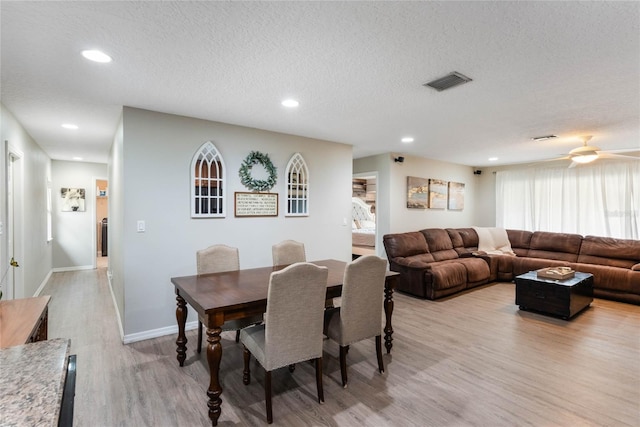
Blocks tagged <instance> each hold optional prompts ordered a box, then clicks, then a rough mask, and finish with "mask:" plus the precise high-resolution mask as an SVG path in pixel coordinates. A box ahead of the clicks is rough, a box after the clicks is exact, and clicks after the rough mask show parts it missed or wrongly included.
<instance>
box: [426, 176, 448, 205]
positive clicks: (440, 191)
mask: <svg viewBox="0 0 640 427" xmlns="http://www.w3.org/2000/svg"><path fill="white" fill-rule="evenodd" d="M446 207H447V181H443V180H441V179H429V209H446Z"/></svg>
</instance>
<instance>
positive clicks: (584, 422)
mask: <svg viewBox="0 0 640 427" xmlns="http://www.w3.org/2000/svg"><path fill="white" fill-rule="evenodd" d="M167 286H170V284H169V281H168V280H167ZM43 294H45V295H46V294H48V295H51V296H52V300H51V303H50V306H49V337H50V338H55V337H66V338H71V342H72V353H75V354H77V355H78V360H77V372H78V373H77V385H76V398H75V413H74V422H75V425H76V426H92V427H93V426H162V427H163V426H209V425H210V422H209V418H208V416H207V407H206V395H205V393H206V388H207V386H208V377H209V376H208V369H207V363H206V355H205V353H206V352H203V353H202V354H201V355H197V354H196V353H195V344H196V343H195V341H196V333H195V331H189V332H188V333H187V337H188V339H189V343H188V344H187V346H188V352H187V360H186V363H185V367H184V368H180V367H179V366H178V362H177V361H176V352H175V339H176V336H166V337H161V338H156V339H152V340H147V341H141V342H137V343H133V344H130V345H126V346H125V345H123V344H122V343H121V341H120V337H119V334H118V330H117V326H116V319H115V309H114V307H113V305H112V300H111V296H110V293H109V290H108V284H107V280H106V273H105V269H103V268H99V269H98V270H93V271H91V270H85V271H74V272H64V273H53V275H52V277H51V279H50V281H49V283H48V284H47V286H46V287H45V288H44V291H43ZM393 319H394V329H395V334H394V341H393V344H394V347H393V351H392V353H391V354H390V355H385V356H384V362H385V366H386V372H385V373H384V374H382V375H380V374H379V373H378V372H377V369H376V356H375V346H374V340H373V339H371V340H369V341H365V342H363V343H359V344H356V345H353V346H352V347H351V350H350V351H349V355H348V367H349V387H348V388H347V389H343V388H342V387H341V385H340V368H339V362H338V346H337V345H336V344H335V343H334V342H331V341H325V357H324V377H323V378H324V392H325V401H326V403H325V404H324V405H319V404H318V403H317V401H316V391H315V379H314V369H313V366H312V365H311V364H307V363H304V364H300V365H299V366H298V367H297V369H296V371H295V373H293V374H290V373H289V372H288V370H287V369H282V370H279V371H276V372H275V373H274V376H273V390H274V399H273V405H274V408H273V410H274V424H275V425H282V426H303V425H310V426H361V425H365V426H545V427H546V426H639V425H640V362H639V360H640V335H639V334H640V306H635V305H630V304H623V303H617V302H613V301H607V300H601V299H596V300H595V301H594V302H593V303H592V305H591V308H589V309H587V310H586V311H585V312H583V313H581V314H579V315H578V316H577V317H575V318H574V319H573V320H571V321H568V322H567V321H564V320H561V319H556V318H552V317H546V316H543V315H539V314H534V313H529V312H521V311H519V310H518V308H517V306H515V305H514V285H513V284H509V283H499V284H495V285H490V286H485V287H482V288H479V289H475V290H472V291H470V292H467V293H464V294H461V295H458V296H455V297H453V298H448V299H446V300H441V301H435V302H434V301H425V300H420V299H416V298H412V297H409V296H406V295H403V294H396V295H395V311H394V318H393ZM223 335H224V339H223V343H222V344H223V364H222V368H221V377H222V386H223V388H224V392H223V394H222V399H223V404H222V415H221V417H220V420H219V424H218V425H220V426H231V425H237V426H245V425H246V426H251V425H263V424H266V415H265V408H264V392H263V379H264V371H263V370H262V368H261V367H259V366H258V365H257V364H256V362H255V361H254V363H253V365H252V383H251V384H250V385H249V386H245V385H243V384H242V349H241V344H236V343H235V342H234V335H233V334H232V333H225V334H223Z"/></svg>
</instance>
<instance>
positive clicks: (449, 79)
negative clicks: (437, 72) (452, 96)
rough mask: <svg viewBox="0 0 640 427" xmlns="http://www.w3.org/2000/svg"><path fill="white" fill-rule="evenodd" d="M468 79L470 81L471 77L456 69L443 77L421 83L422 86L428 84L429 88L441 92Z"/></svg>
mask: <svg viewBox="0 0 640 427" xmlns="http://www.w3.org/2000/svg"><path fill="white" fill-rule="evenodd" d="M470 81H472V79H470V78H469V77H467V76H464V75H462V74H460V73H458V72H456V71H453V72H451V73H449V74H447V75H446V76H444V77H441V78H439V79H435V80H433V81H431V82H429V83H425V84H423V86H429V87H431V88H434V89H435V90H437V91H438V92H441V91H443V90H445V89H451V88H452V87H454V86H458V85H461V84H463V83H467V82H470Z"/></svg>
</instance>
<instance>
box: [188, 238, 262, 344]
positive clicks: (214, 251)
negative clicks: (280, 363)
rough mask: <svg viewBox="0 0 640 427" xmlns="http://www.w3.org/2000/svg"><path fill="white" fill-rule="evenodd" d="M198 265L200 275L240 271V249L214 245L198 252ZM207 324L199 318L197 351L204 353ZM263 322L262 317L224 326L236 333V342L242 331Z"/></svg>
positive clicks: (233, 322) (232, 322) (227, 323)
mask: <svg viewBox="0 0 640 427" xmlns="http://www.w3.org/2000/svg"><path fill="white" fill-rule="evenodd" d="M196 264H197V269H198V275H201V274H210V273H223V272H225V271H236V270H239V269H240V255H239V253H238V248H232V247H231V246H227V245H213V246H209V247H208V248H206V249H201V250H199V251H197V252H196ZM205 322H206V319H204V318H203V317H202V316H198V346H197V351H198V353H200V352H201V351H202V324H203V323H205ZM260 322H262V317H261V316H254V317H249V318H244V319H238V320H233V321H230V322H226V323H225V324H224V325H222V330H223V331H236V342H238V341H239V340H240V329H242V328H244V327H247V326H251V325H254V324H256V323H260Z"/></svg>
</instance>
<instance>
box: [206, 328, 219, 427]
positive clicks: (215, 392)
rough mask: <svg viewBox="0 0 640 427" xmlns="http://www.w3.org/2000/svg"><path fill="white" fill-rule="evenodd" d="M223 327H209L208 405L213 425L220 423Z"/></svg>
mask: <svg viewBox="0 0 640 427" xmlns="http://www.w3.org/2000/svg"><path fill="white" fill-rule="evenodd" d="M221 332H222V329H221V328H220V327H218V326H216V327H214V328H211V329H210V328H207V343H208V345H207V362H208V363H209V374H210V381H209V389H208V390H207V396H208V397H209V401H208V402H207V406H208V407H209V418H210V419H211V425H214V426H217V425H218V418H220V412H221V409H220V405H221V404H222V399H220V395H221V394H222V387H221V386H220V381H219V378H218V374H219V373H220V360H221V359H222V344H220V333H221Z"/></svg>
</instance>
